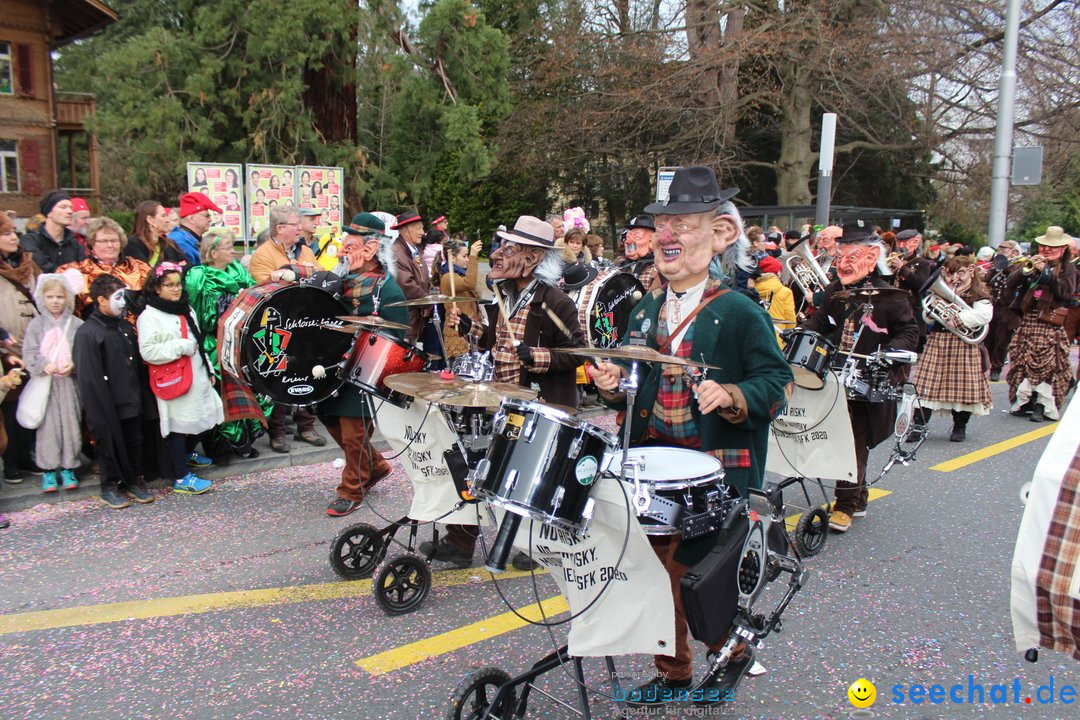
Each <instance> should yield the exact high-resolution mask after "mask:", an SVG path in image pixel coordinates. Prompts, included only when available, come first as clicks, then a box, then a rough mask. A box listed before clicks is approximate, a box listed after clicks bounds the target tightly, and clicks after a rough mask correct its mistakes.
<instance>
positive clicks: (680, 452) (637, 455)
mask: <svg viewBox="0 0 1080 720" xmlns="http://www.w3.org/2000/svg"><path fill="white" fill-rule="evenodd" d="M626 459H627V460H628V461H630V462H634V463H635V464H636V467H637V469H638V470H637V473H638V479H640V480H641V481H642V482H647V483H649V485H650V486H651V488H652V489H654V490H658V491H659V490H681V489H683V488H688V487H697V486H699V485H709V484H713V483H717V482H720V481H722V480H723V479H724V466H723V464H722V463H721V462H720V461H719V460H717V459H716V458H714V457H713V456H712V455H709V454H708V453H703V452H701V451H699V450H690V449H688V448H674V447H640V448H631V449H630V451H629V452H628V453H627V454H626ZM621 463H622V451H621V450H616V451H613V452H610V453H607V454H605V455H604V466H603V469H604V471H605V472H607V473H608V474H609V475H612V476H614V477H618V476H619V469H620V464H621ZM643 465H644V467H642V466H643ZM626 479H627V480H630V481H632V480H633V479H634V478H633V474H632V471H630V470H628V471H627V474H626Z"/></svg>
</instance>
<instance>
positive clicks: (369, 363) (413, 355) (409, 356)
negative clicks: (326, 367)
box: [338, 330, 427, 400]
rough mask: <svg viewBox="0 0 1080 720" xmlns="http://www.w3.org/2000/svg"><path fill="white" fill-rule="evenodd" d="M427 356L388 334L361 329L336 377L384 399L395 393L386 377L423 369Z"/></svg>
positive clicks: (393, 396)
mask: <svg viewBox="0 0 1080 720" xmlns="http://www.w3.org/2000/svg"><path fill="white" fill-rule="evenodd" d="M425 362H427V358H426V357H425V356H424V353H422V352H421V351H420V350H417V349H416V348H415V347H413V346H412V345H410V344H409V343H407V342H405V341H404V340H398V339H397V338H395V337H392V336H390V335H384V334H382V333H379V332H374V331H371V330H361V331H360V333H359V335H358V336H357V338H356V342H355V343H353V346H352V350H351V351H350V352H349V357H348V359H347V360H346V361H345V367H343V368H342V369H341V370H340V371H339V373H338V374H339V376H340V377H341V378H342V379H343V380H346V381H348V382H349V383H351V384H353V385H356V386H357V387H358V388H360V389H361V390H364V391H366V392H369V393H371V394H372V395H375V396H377V397H380V398H382V399H384V400H392V399H394V398H395V397H396V394H395V393H392V392H391V390H390V389H389V388H388V387H386V378H388V377H390V376H391V375H397V374H399V373H414V372H420V371H422V370H423V369H424V363H425Z"/></svg>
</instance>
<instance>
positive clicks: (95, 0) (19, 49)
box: [0, 0, 117, 217]
mask: <svg viewBox="0 0 1080 720" xmlns="http://www.w3.org/2000/svg"><path fill="white" fill-rule="evenodd" d="M116 19H117V15H116V12H115V11H113V10H112V9H111V8H110V7H109V6H108V5H106V4H105V3H104V2H101V1H100V0H0V211H3V210H14V211H15V212H16V213H18V215H19V216H20V217H29V216H30V215H33V214H34V213H36V212H37V211H38V210H37V208H38V202H39V201H40V199H41V196H42V195H43V194H44V193H45V192H47V191H49V190H51V189H53V188H63V189H65V190H67V191H68V192H69V193H71V194H72V195H73V196H80V197H83V198H85V199H86V200H87V202H88V203H90V206H91V208H92V209H94V210H97V209H98V206H99V194H100V188H101V184H100V181H99V177H98V158H97V143H96V140H95V139H94V136H93V135H92V134H91V133H89V132H87V130H86V126H85V120H86V117H87V116H88V115H89V114H91V113H92V112H93V111H94V96H93V95H90V94H86V93H62V92H57V91H56V90H55V82H54V78H53V63H52V52H53V51H54V50H56V49H57V48H59V47H61V46H63V45H66V44H67V43H70V42H73V41H75V40H78V39H80V38H84V37H87V36H89V35H92V34H93V33H95V32H97V31H99V30H101V29H102V28H104V27H105V26H107V25H109V24H110V23H113V22H116Z"/></svg>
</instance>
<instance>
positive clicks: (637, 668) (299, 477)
mask: <svg viewBox="0 0 1080 720" xmlns="http://www.w3.org/2000/svg"><path fill="white" fill-rule="evenodd" d="M1004 391H1005V387H1004V385H1003V384H1001V383H996V384H995V385H994V397H995V401H997V402H998V403H999V407H998V409H995V410H994V411H993V412H992V414H991V415H990V416H989V417H985V418H976V419H973V420H972V423H971V425H970V427H969V439H968V441H967V442H966V443H963V444H954V443H949V442H948V441H947V435H948V420H947V419H945V418H935V419H934V422H933V425H932V434H931V437H930V440H929V441H928V442H927V443H926V444H925V445H924V446H923V448H922V450H921V451H920V453H919V458H918V461H917V462H916V463H915V464H914V465H912V466H910V467H906V468H905V467H897V468H896V469H894V470H893V471H892V472H891V473H890V474H889V475H888V476H887V477H886V478H885V479H884V480H883V481H882V482H881V483H880V484H879V485H878V486H877V487H878V488H879V489H882V490H885V491H888V494H886V495H883V496H882V497H879V498H877V499H875V500H873V501H872V502H871V504H870V508H869V515H868V517H866V518H863V519H857V520H855V526H854V528H853V529H852V530H851V531H850V532H849V533H847V534H846V535H843V536H836V535H834V536H832V537H830V538H829V541H828V543H827V545H826V547H825V549H824V551H823V552H822V553H821V554H820V555H818V556H817V557H815V558H813V559H811V560H809V561H808V567H809V568H810V570H811V573H812V575H811V578H810V581H809V583H808V585H807V586H806V588H805V590H804V591H803V592H801V593H800V594H799V595H798V596H797V597H796V598H795V600H794V602H793V603H792V605H791V607H790V609H789V610H788V612H787V613H786V615H785V617H784V619H785V628H784V631H783V633H782V634H778V635H774V636H771V637H770V638H768V639H767V640H766V643H765V647H764V649H763V650H762V651H761V652H760V654H759V656H758V658H759V660H760V662H761V663H762V664H763V665H764V667H765V668H766V672H765V674H763V675H761V676H759V677H755V678H749V679H747V680H746V681H745V682H744V684H743V686H742V689H741V691H740V693H739V695H738V698H737V701H736V702H735V703H734V704H733V705H731V706H728V707H726V708H725V709H724V711H723V715H724V716H726V717H746V718H751V717H753V718H758V717H761V718H764V717H768V718H802V717H816V718H846V717H902V718H967V717H993V718H1015V717H1031V718H1063V717H1069V716H1075V711H1072V710H1071V708H1069V707H1068V706H1066V705H1063V704H1060V702H1059V703H1057V704H1046V705H1042V704H1040V703H1039V702H1037V701H1036V700H1034V698H1035V697H1036V695H1035V693H1036V690H1037V688H1038V687H1039V686H1040V685H1047V684H1049V683H1050V682H1051V680H1052V682H1053V683H1054V686H1055V692H1057V693H1060V691H1061V689H1062V687H1063V686H1065V685H1071V686H1073V687H1080V667H1078V666H1077V664H1076V662H1075V661H1073V660H1071V659H1070V658H1068V657H1066V656H1063V655H1060V654H1054V653H1049V652H1044V653H1042V656H1041V659H1040V661H1039V662H1038V663H1037V664H1035V665H1032V664H1029V663H1026V662H1025V661H1024V660H1023V657H1022V656H1021V654H1020V653H1018V652H1017V651H1016V650H1015V648H1014V647H1013V640H1012V631H1011V625H1010V620H1009V566H1010V562H1011V557H1012V551H1013V543H1014V541H1015V537H1016V531H1017V528H1018V526H1019V522H1020V515H1021V512H1022V505H1021V502H1020V496H1019V493H1020V488H1021V486H1022V485H1023V484H1024V483H1025V482H1026V481H1027V480H1029V479H1030V477H1031V473H1032V470H1033V468H1034V466H1035V464H1036V462H1037V460H1038V458H1039V455H1040V453H1041V452H1042V449H1043V447H1044V446H1045V444H1046V442H1047V437H1042V438H1038V439H1034V440H1032V441H1030V442H1027V443H1025V444H1022V445H1020V446H1018V447H1016V448H1013V449H1011V450H1008V451H1005V452H1002V453H1000V454H996V455H993V456H991V457H988V458H986V459H983V460H981V461H978V462H974V463H973V464H969V465H967V466H965V467H962V468H959V469H956V470H953V471H951V472H941V471H938V470H932V469H931V467H932V466H934V465H936V464H938V463H941V462H943V461H946V460H950V459H953V458H956V457H958V456H960V455H963V454H965V453H969V452H972V451H975V450H977V449H980V448H983V447H986V446H990V445H992V444H994V443H997V442H999V441H1002V440H1005V439H1008V438H1012V437H1014V436H1017V435H1020V434H1023V433H1028V432H1030V431H1032V430H1036V429H1038V428H1039V427H1041V426H1038V425H1035V424H1032V423H1029V422H1027V421H1026V420H1023V419H1017V418H1012V417H1010V416H1008V415H1006V414H1004V413H1002V411H1001V410H1000V408H1001V407H1004V397H1003V396H1004ZM886 453H887V448H885V447H884V446H883V447H881V448H879V449H878V450H876V451H875V452H874V453H873V454H872V456H871V467H872V468H874V467H880V466H881V464H882V463H883V462H884V459H885V455H886ZM336 478H337V471H336V470H334V469H333V468H332V467H331V466H330V464H328V463H324V464H319V465H313V466H309V467H301V468H289V469H287V470H273V471H268V472H263V473H258V474H251V475H245V476H242V477H239V478H232V479H228V480H225V481H222V482H219V483H218V484H217V486H216V487H215V489H214V490H213V492H211V493H209V494H207V495H205V496H199V497H181V496H176V495H172V494H171V493H168V492H167V491H161V492H160V493H159V497H158V501H157V502H155V503H154V504H152V505H148V506H134V507H132V508H129V509H126V510H122V511H111V510H108V509H105V508H103V507H102V506H101V505H99V504H96V502H95V501H94V500H92V499H82V500H76V501H73V502H68V503H61V504H56V505H47V506H44V505H43V506H39V507H37V508H33V509H29V510H25V511H20V512H17V513H14V514H13V515H12V516H11V519H12V527H11V528H10V529H8V530H5V531H0V678H3V680H2V681H0V716H2V717H4V718H33V719H34V720H47V719H53V718H56V719H58V718H80V719H82V718H86V719H91V718H103V719H104V718H108V719H110V720H114V719H117V718H169V719H170V720H186V719H189V718H192V719H194V718H199V719H201V718H282V719H284V718H289V719H295V718H312V719H315V718H320V719H321V718H340V719H343V720H344V719H353V718H389V719H394V720H405V719H410V720H411V719H413V718H440V717H443V716H444V715H445V713H446V711H447V708H448V698H449V697H450V694H451V693H452V692H453V690H454V688H455V687H456V686H457V684H458V682H459V681H460V680H461V678H462V677H463V676H464V675H465V674H466V673H468V672H470V670H472V669H475V668H478V667H484V666H489V665H494V666H498V667H501V668H503V669H505V670H506V671H507V672H509V673H511V674H516V673H518V672H520V671H522V670H524V669H525V668H526V667H528V666H529V665H530V664H531V663H532V662H534V661H535V660H537V659H539V658H540V657H541V656H542V655H543V654H544V653H546V652H548V651H549V650H550V649H551V647H552V638H551V637H550V636H549V635H548V633H547V631H545V630H542V629H539V628H534V627H519V628H516V629H508V626H512V625H513V623H512V622H510V623H508V622H507V621H506V619H505V617H503V616H504V615H505V613H507V608H506V606H505V605H504V604H503V603H502V601H501V600H500V599H499V597H498V595H497V594H496V592H495V588H494V587H493V585H492V583H491V582H490V576H488V574H487V573H486V572H483V571H482V570H480V569H473V570H470V571H456V572H452V571H450V569H449V568H448V567H447V566H443V565H441V564H436V566H435V568H434V569H435V570H436V573H435V578H436V586H435V588H434V590H433V591H432V594H431V596H430V597H429V598H428V599H427V601H426V602H425V603H424V604H423V605H422V606H421V607H420V608H419V609H418V610H416V611H415V612H413V613H411V614H407V615H403V616H399V617H390V616H387V615H386V614H384V613H383V612H382V611H381V610H380V609H379V607H378V606H377V605H376V603H375V601H374V599H373V598H372V595H371V593H370V590H369V585H367V584H365V582H363V581H360V582H354V583H344V582H342V581H340V580H339V579H338V578H337V576H336V575H334V573H333V572H332V570H331V568H330V565H329V563H328V561H327V555H328V550H329V544H330V541H331V540H332V539H333V537H334V536H335V534H336V533H337V532H338V530H340V529H341V528H342V527H344V526H345V525H346V524H348V523H352V522H359V521H366V522H371V523H372V524H374V525H378V526H382V525H384V524H385V523H384V522H383V521H382V520H380V519H379V517H377V516H376V514H375V513H376V512H377V513H379V514H381V515H382V516H384V517H387V518H391V517H394V518H396V517H398V516H400V515H403V514H404V510H405V508H406V507H407V503H408V501H409V498H410V496H411V490H410V488H409V485H408V483H407V481H406V480H405V478H404V475H403V473H402V472H401V471H400V470H397V471H395V473H394V475H393V476H391V478H390V479H389V480H388V481H386V482H384V483H383V484H381V485H380V486H379V487H378V489H377V490H376V491H375V492H374V493H373V494H372V496H371V497H370V502H369V504H368V506H366V507H365V508H364V509H362V510H361V511H359V512H357V513H356V514H354V515H353V516H351V517H349V518H346V519H333V518H329V517H327V516H326V515H324V514H323V509H324V507H325V505H326V502H327V501H328V500H329V499H330V497H331V495H332V492H333V487H334V485H335V484H336ZM404 535H405V534H404V533H403V532H402V533H399V537H401V538H404ZM478 564H479V562H478ZM500 587H501V588H502V589H503V591H504V592H505V593H506V595H507V597H508V599H509V600H510V601H511V602H512V603H513V604H515V605H516V606H525V605H529V604H531V603H534V602H535V600H536V596H535V595H534V589H533V586H532V581H531V580H530V579H529V578H528V577H527V576H526V577H520V576H519V577H513V578H510V579H507V580H504V581H500ZM537 592H538V595H539V597H541V598H548V597H551V596H554V595H555V594H556V593H555V590H554V586H553V583H552V581H551V580H550V579H549V578H547V577H540V578H539V580H538V588H537ZM192 596H195V597H192ZM474 624H475V625H474ZM466 626H468V627H467V629H466V630H465V631H464V632H459V633H453V631H455V630H457V629H459V628H463V627H466ZM499 631H501V632H499ZM564 632H565V631H561V632H560V631H557V632H556V639H560V640H561V639H562V637H563V633H564ZM448 633H449V634H448ZM481 636H484V637H486V639H479V638H480V637H481ZM410 643H421V644H420V646H419V650H418V651H416V652H414V653H413V654H410V653H409V652H407V651H411V650H416V648H407V649H406V650H400V648H402V646H406V645H408V644H410ZM700 649H701V648H700V645H697V646H696V654H697V655H698V656H699V657H698V659H699V663H700V656H701V654H702V653H701V652H700ZM395 651H396V652H395ZM381 653H386V654H383V655H380V654H381ZM429 655H430V656H431V657H427V658H426V659H424V658H425V657H426V656H429ZM375 656H378V657H375ZM357 661H365V662H363V663H362V664H359V665H358V664H357ZM617 663H618V669H619V673H620V675H625V676H629V677H631V678H632V679H633V680H635V681H638V682H641V681H644V680H645V679H647V677H648V676H649V675H650V674H651V673H650V667H651V663H650V659H649V658H646V657H640V656H637V657H622V658H618V659H617ZM388 667H396V669H387V668H388ZM602 672H603V671H602V668H601V665H600V663H599V662H597V661H593V660H589V661H586V675H587V679H588V681H589V682H590V684H592V685H596V686H598V687H599V686H600V685H601V680H602V678H601V675H602ZM373 673H375V674H373ZM969 675H970V676H972V679H971V680H970V682H972V683H977V684H981V685H982V686H984V691H985V696H986V702H985V703H983V704H969V703H967V702H966V701H967V699H968V698H967V694H968V691H967V686H968V683H969ZM860 677H865V678H867V679H869V680H871V681H872V682H873V683H875V684H876V687H877V692H878V700H877V702H876V704H875V705H874V706H872V707H871V708H870V709H869V710H865V711H855V710H854V708H853V707H852V705H851V704H850V703H849V701H848V699H847V694H846V693H847V688H848V686H849V685H850V684H851V683H852V682H854V681H855V680H857V679H859V678H860ZM1017 679H1018V680H1019V683H1020V686H1019V687H1020V690H1019V693H1020V694H1019V696H1018V697H1019V699H1020V703H1019V706H1018V705H1017V704H1016V703H1014V702H1013V689H1012V688H1013V683H1014V680H1017ZM958 683H959V684H962V685H963V686H964V688H965V689H964V691H963V693H962V694H963V698H964V700H965V702H964V703H963V704H951V703H949V702H946V703H943V704H930V703H926V702H924V703H923V704H918V705H915V704H911V703H910V702H907V703H905V704H904V705H894V704H892V702H891V699H892V697H893V687H894V686H896V685H902V686H903V687H904V688H905V692H906V689H907V688H910V686H912V685H913V684H922V685H924V686H926V687H929V686H931V685H934V684H941V685H943V686H945V687H946V688H948V687H950V686H952V685H954V684H958ZM993 684H1005V685H1008V686H1009V689H1008V691H1007V699H1008V701H1009V702H1008V703H1007V704H993V703H992V702H991V697H990V694H991V686H992V685H993ZM541 686H542V687H544V688H546V689H547V690H548V691H549V692H551V693H552V694H553V695H555V696H557V697H559V698H560V699H563V700H566V701H573V699H574V697H575V689H574V686H573V685H572V683H571V682H570V680H569V679H568V678H567V676H566V675H564V674H562V673H560V672H558V671H556V672H553V673H550V674H549V675H547V676H545V678H544V679H543V681H542V682H541ZM1043 696H1044V697H1045V693H1044V695H1043ZM1026 697H1032V698H1033V703H1032V704H1030V705H1027V704H1025V703H1024V702H1023V700H1024V698H1026ZM680 712H681V711H680ZM594 713H595V717H615V716H616V711H615V709H614V707H613V705H612V704H611V703H610V702H607V701H605V700H603V699H602V698H597V699H596V700H595V702H594ZM860 713H862V714H860ZM866 713H869V714H866ZM675 716H679V715H675ZM528 717H537V718H569V717H573V715H572V714H571V713H570V712H569V711H568V710H565V709H564V708H562V707H560V706H558V705H556V704H555V703H553V702H552V701H549V700H546V699H544V698H541V697H538V696H536V695H535V694H534V700H533V702H532V704H531V706H530V712H529V715H528Z"/></svg>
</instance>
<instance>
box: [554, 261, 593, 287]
mask: <svg viewBox="0 0 1080 720" xmlns="http://www.w3.org/2000/svg"><path fill="white" fill-rule="evenodd" d="M599 274H600V271H599V270H598V269H596V268H595V267H593V266H592V265H582V264H581V263H573V264H571V265H568V266H567V268H566V270H564V271H563V290H577V289H578V288H583V287H585V286H586V285H588V284H589V283H591V282H592V281H593V280H595V279H596V276H597V275H599Z"/></svg>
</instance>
